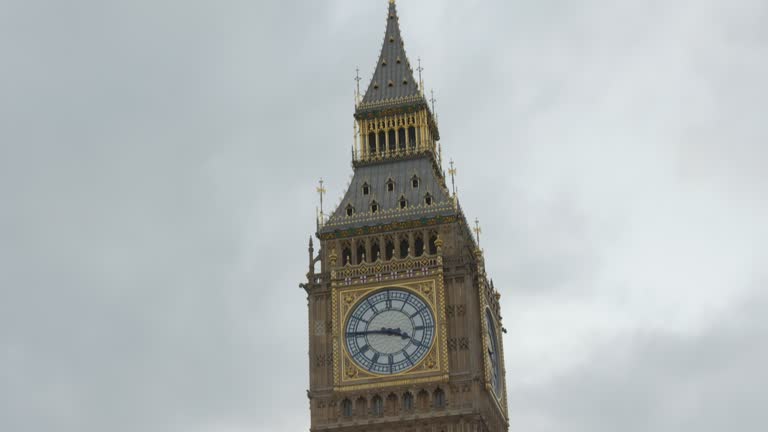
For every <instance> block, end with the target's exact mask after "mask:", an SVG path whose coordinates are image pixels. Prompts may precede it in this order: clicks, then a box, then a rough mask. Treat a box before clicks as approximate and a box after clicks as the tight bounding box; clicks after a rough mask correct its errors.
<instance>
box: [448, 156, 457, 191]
mask: <svg viewBox="0 0 768 432" xmlns="http://www.w3.org/2000/svg"><path fill="white" fill-rule="evenodd" d="M448 174H450V175H451V187H452V188H453V196H456V167H455V166H454V164H453V159H451V168H450V169H449V170H448Z"/></svg>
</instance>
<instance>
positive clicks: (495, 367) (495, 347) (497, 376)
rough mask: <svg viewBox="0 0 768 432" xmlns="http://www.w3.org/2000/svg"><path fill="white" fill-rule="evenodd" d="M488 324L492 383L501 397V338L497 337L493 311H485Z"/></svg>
mask: <svg viewBox="0 0 768 432" xmlns="http://www.w3.org/2000/svg"><path fill="white" fill-rule="evenodd" d="M485 320H486V326H487V327H488V339H489V341H490V343H489V345H488V357H489V358H490V360H491V385H492V386H493V392H494V393H496V397H501V365H500V364H499V361H500V357H499V340H498V338H497V337H496V324H495V323H494V320H493V317H492V316H491V311H490V310H486V311H485Z"/></svg>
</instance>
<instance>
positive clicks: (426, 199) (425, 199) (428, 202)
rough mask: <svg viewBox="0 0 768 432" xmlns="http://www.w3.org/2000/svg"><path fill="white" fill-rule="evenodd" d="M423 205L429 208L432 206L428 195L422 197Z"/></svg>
mask: <svg viewBox="0 0 768 432" xmlns="http://www.w3.org/2000/svg"><path fill="white" fill-rule="evenodd" d="M424 204H426V205H428V206H431V205H432V195H430V194H427V195H426V196H425V197H424Z"/></svg>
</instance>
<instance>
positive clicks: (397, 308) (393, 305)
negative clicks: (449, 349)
mask: <svg viewBox="0 0 768 432" xmlns="http://www.w3.org/2000/svg"><path fill="white" fill-rule="evenodd" d="M344 339H345V345H346V348H347V352H348V353H349V355H350V356H351V357H352V359H353V360H354V361H355V363H357V365H358V366H360V367H361V368H363V369H365V370H366V371H368V372H371V373H374V374H378V375H392V374H396V373H400V372H405V371H407V370H409V369H411V368H413V367H414V366H416V365H417V364H418V363H419V362H420V361H421V360H423V359H424V357H425V356H426V355H427V353H429V350H430V348H432V343H433V342H434V340H435V317H434V314H433V313H432V310H431V309H430V308H429V306H428V305H427V304H426V303H425V302H424V300H422V299H421V298H420V297H418V296H417V295H415V294H413V293H410V292H408V291H404V290H399V289H395V288H390V289H385V290H383V291H377V292H375V293H373V294H370V295H368V296H367V297H365V298H363V299H362V300H361V301H360V302H359V303H358V304H357V306H355V308H354V309H353V310H352V314H351V316H350V317H349V320H348V321H347V324H346V326H345V329H344Z"/></svg>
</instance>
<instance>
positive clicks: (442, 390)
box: [302, 0, 508, 432]
mask: <svg viewBox="0 0 768 432" xmlns="http://www.w3.org/2000/svg"><path fill="white" fill-rule="evenodd" d="M386 22H387V25H386V33H385V35H384V41H383V46H382V48H381V54H380V56H379V60H378V62H377V64H376V69H375V72H374V74H373V78H372V80H371V82H370V84H369V85H368V88H367V90H366V91H365V95H364V97H362V98H359V97H358V100H357V101H356V107H355V115H354V116H355V124H356V142H355V148H354V150H353V155H352V157H353V161H352V162H353V168H354V176H353V178H352V180H351V183H350V185H349V189H348V190H347V191H346V193H345V195H344V197H343V199H342V201H341V204H340V205H339V206H338V208H336V209H334V210H333V211H332V213H331V214H330V215H329V216H328V217H325V216H324V215H323V214H322V212H321V215H320V218H319V219H318V229H317V233H316V235H317V237H318V239H319V241H320V247H319V251H318V253H317V254H315V249H314V247H313V242H312V240H310V247H309V261H310V262H309V273H308V275H307V277H308V281H307V283H306V284H302V287H303V288H304V289H305V290H306V292H307V296H308V306H309V328H308V329H309V368H310V369H309V370H310V388H309V391H308V396H309V402H310V410H311V424H312V426H311V430H312V431H313V432H320V431H328V432H342V431H343V432H363V431H366V432H426V431H429V432H505V431H507V430H508V417H507V397H506V386H505V380H504V350H503V344H502V340H501V334H502V326H501V312H500V308H499V298H500V294H499V293H498V291H496V289H495V288H494V285H493V282H491V281H490V279H489V278H488V276H487V274H486V270H485V264H484V258H483V251H482V250H481V249H480V246H479V238H476V237H474V236H473V233H472V231H473V230H472V228H471V227H470V225H469V223H468V222H467V219H466V218H465V216H464V212H463V210H462V208H461V206H460V205H459V201H458V199H457V197H456V194H455V192H453V193H452V192H451V191H450V190H449V189H448V187H447V184H446V179H445V175H444V172H443V168H442V160H441V154H440V153H441V152H440V147H439V144H438V142H439V139H440V132H439V129H438V124H437V121H436V119H435V116H434V113H433V110H432V109H430V106H429V104H428V102H427V100H426V98H425V95H424V91H423V84H422V83H421V82H420V80H419V81H417V80H416V77H415V76H414V72H413V67H412V66H411V63H410V61H409V59H408V57H407V56H406V52H405V43H404V41H403V39H402V36H401V33H400V25H399V22H398V16H397V9H396V6H395V2H394V0H390V1H389V7H388V11H387V16H386ZM450 172H451V174H453V172H454V171H453V170H451V171H450ZM320 192H321V197H322V193H323V192H324V190H323V189H322V186H321V189H320ZM477 233H478V235H479V229H478V230H477ZM318 263H319V268H318V266H317V264H318Z"/></svg>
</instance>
